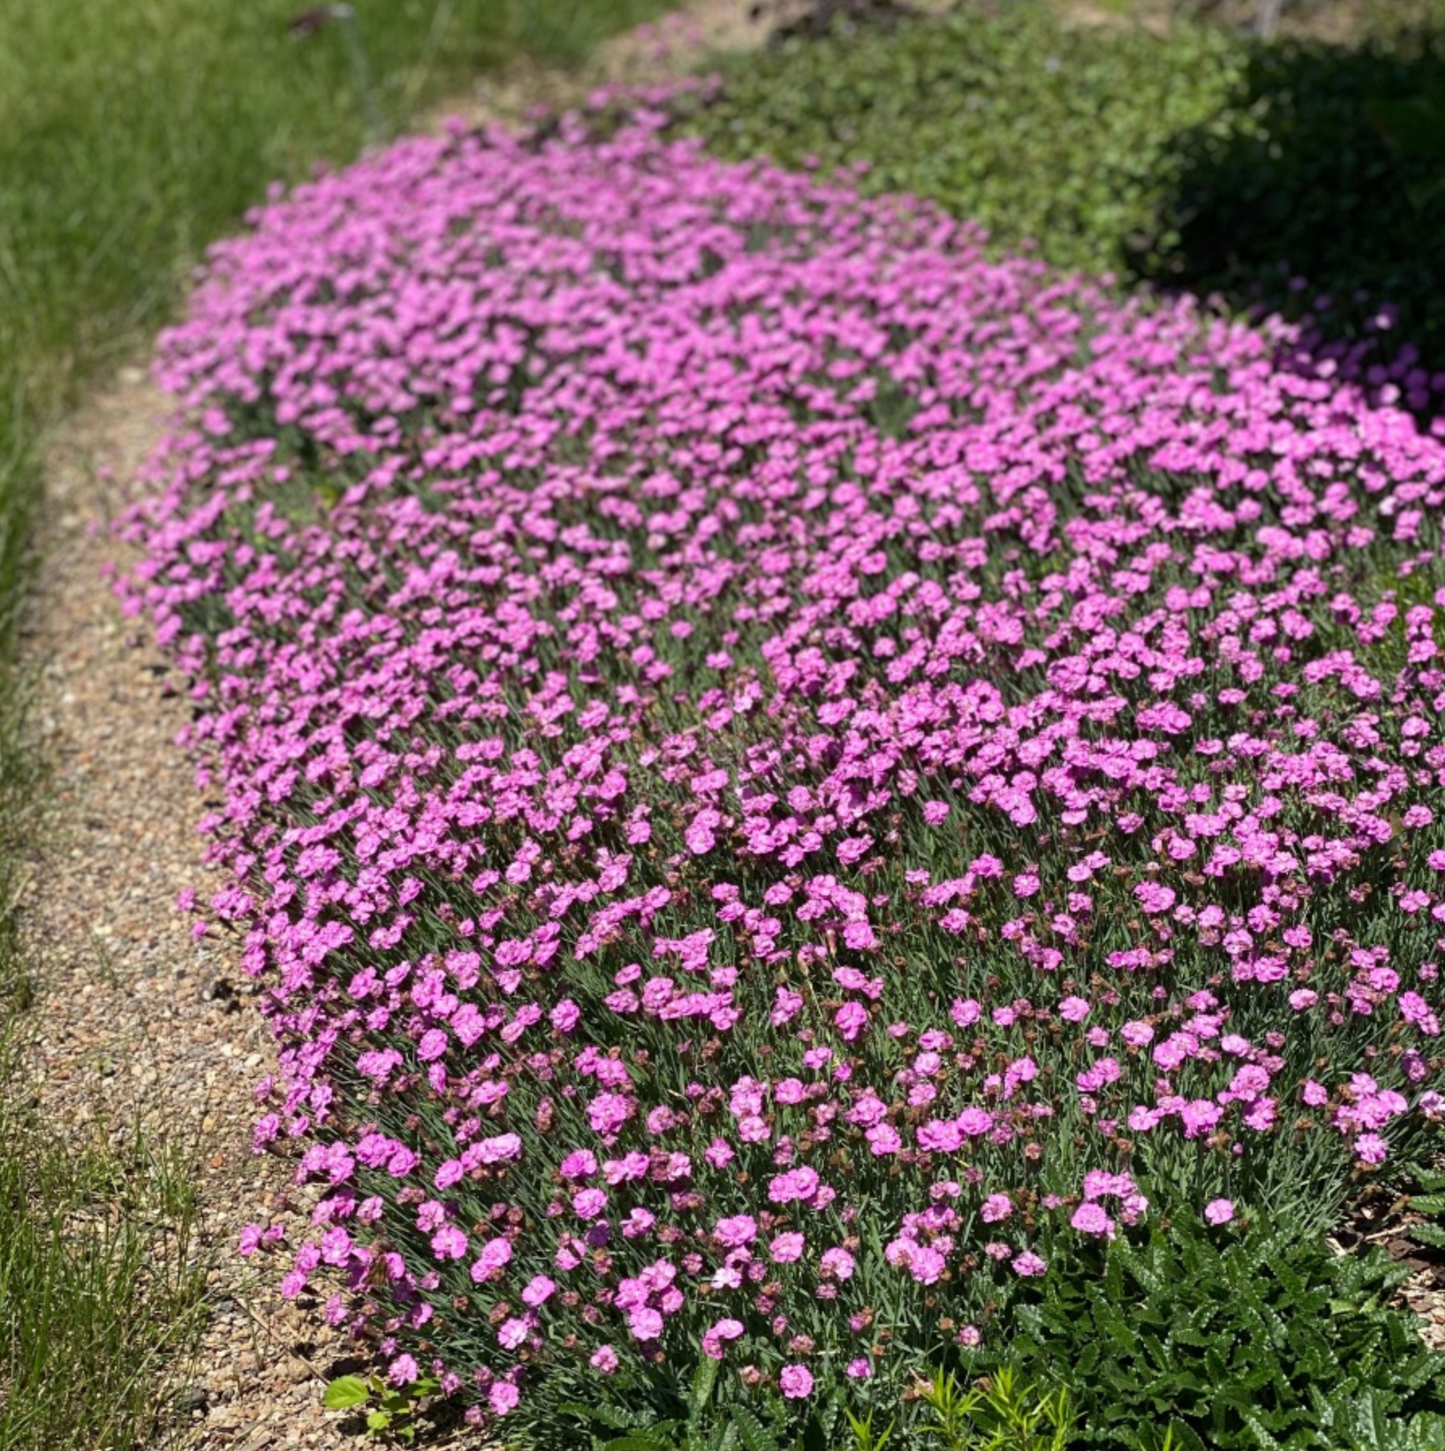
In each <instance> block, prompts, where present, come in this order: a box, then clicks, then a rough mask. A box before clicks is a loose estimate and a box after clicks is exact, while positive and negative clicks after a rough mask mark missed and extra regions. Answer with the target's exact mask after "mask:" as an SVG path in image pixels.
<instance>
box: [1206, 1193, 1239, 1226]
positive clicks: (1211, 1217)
mask: <svg viewBox="0 0 1445 1451" xmlns="http://www.w3.org/2000/svg"><path fill="white" fill-rule="evenodd" d="M1204 1217H1205V1219H1207V1220H1208V1221H1209V1223H1210V1224H1228V1223H1229V1221H1230V1220H1231V1219H1233V1218H1234V1204H1233V1202H1232V1201H1230V1200H1228V1199H1211V1200H1210V1201H1209V1203H1208V1204H1206V1205H1205V1206H1204Z"/></svg>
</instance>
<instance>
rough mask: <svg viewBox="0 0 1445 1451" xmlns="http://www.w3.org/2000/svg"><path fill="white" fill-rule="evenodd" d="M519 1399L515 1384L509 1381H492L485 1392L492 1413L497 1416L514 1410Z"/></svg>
mask: <svg viewBox="0 0 1445 1451" xmlns="http://www.w3.org/2000/svg"><path fill="white" fill-rule="evenodd" d="M521 1399H522V1397H521V1395H520V1394H519V1393H518V1391H517V1388H516V1386H514V1385H513V1384H512V1383H511V1382H510V1381H505V1380H498V1381H493V1382H492V1388H491V1389H490V1390H489V1391H488V1392H487V1401H488V1403H489V1404H490V1405H491V1408H492V1411H493V1413H494V1414H495V1415H498V1416H505V1415H506V1414H507V1413H508V1412H510V1411H515V1410H516V1409H517V1403H518V1402H519V1401H520V1400H521Z"/></svg>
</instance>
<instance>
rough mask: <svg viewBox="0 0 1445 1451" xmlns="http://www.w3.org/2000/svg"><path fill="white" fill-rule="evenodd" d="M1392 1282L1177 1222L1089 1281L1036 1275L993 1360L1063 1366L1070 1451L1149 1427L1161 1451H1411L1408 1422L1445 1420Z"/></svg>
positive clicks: (1290, 1247) (1442, 1371) (1122, 1253)
mask: <svg viewBox="0 0 1445 1451" xmlns="http://www.w3.org/2000/svg"><path fill="white" fill-rule="evenodd" d="M1407 1274H1408V1271H1406V1270H1404V1269H1402V1268H1401V1267H1399V1266H1396V1265H1393V1264H1392V1263H1390V1262H1389V1261H1388V1259H1386V1258H1385V1257H1384V1256H1383V1255H1381V1254H1378V1253H1376V1254H1369V1255H1359V1256H1336V1255H1334V1254H1332V1253H1331V1252H1330V1250H1329V1249H1328V1247H1327V1246H1326V1245H1325V1244H1323V1242H1321V1241H1318V1240H1298V1239H1292V1238H1290V1237H1288V1236H1287V1235H1285V1234H1282V1233H1269V1234H1267V1233H1264V1232H1256V1233H1246V1234H1244V1235H1233V1234H1231V1235H1228V1236H1211V1235H1210V1234H1208V1233H1205V1232H1203V1231H1190V1230H1189V1229H1188V1228H1187V1226H1185V1225H1184V1224H1182V1223H1176V1224H1174V1225H1173V1226H1171V1227H1170V1228H1169V1229H1168V1231H1164V1230H1162V1229H1156V1230H1155V1232H1154V1233H1153V1235H1152V1236H1151V1238H1150V1239H1149V1241H1148V1243H1147V1244H1144V1245H1142V1246H1139V1247H1135V1246H1131V1245H1129V1244H1127V1243H1125V1242H1123V1241H1122V1240H1121V1241H1119V1242H1118V1243H1116V1244H1114V1245H1112V1246H1110V1247H1109V1249H1108V1250H1107V1252H1106V1253H1105V1254H1104V1262H1103V1265H1102V1267H1101V1270H1100V1272H1099V1273H1098V1275H1097V1276H1093V1277H1091V1276H1089V1275H1087V1274H1069V1275H1064V1274H1060V1275H1050V1276H1049V1277H1048V1278H1047V1280H1046V1281H1045V1282H1044V1287H1043V1298H1042V1299H1041V1300H1040V1301H1039V1302H1038V1303H1036V1304H1033V1305H1021V1306H1019V1307H1018V1308H1017V1310H1016V1311H1015V1321H1014V1324H1015V1334H1014V1336H1013V1337H1012V1339H1011V1342H1010V1345H1009V1350H1008V1355H1009V1359H1010V1361H1012V1362H1015V1363H1017V1364H1018V1365H1020V1366H1021V1367H1022V1368H1023V1370H1024V1372H1025V1373H1027V1374H1032V1375H1035V1376H1038V1377H1040V1378H1042V1377H1046V1376H1050V1375H1056V1374H1057V1373H1058V1372H1059V1368H1061V1367H1067V1368H1068V1375H1069V1380H1070V1384H1071V1386H1072V1387H1073V1390H1074V1395H1075V1399H1076V1403H1077V1409H1078V1415H1079V1422H1080V1430H1079V1433H1078V1436H1077V1438H1076V1444H1079V1445H1084V1446H1120V1447H1129V1448H1133V1451H1148V1448H1151V1447H1154V1446H1157V1445H1158V1442H1157V1440H1149V1439H1147V1437H1148V1435H1149V1431H1148V1429H1147V1428H1150V1427H1168V1428H1169V1432H1170V1435H1171V1441H1170V1445H1171V1446H1172V1448H1173V1451H1204V1448H1210V1451H1233V1448H1236V1447H1237V1448H1240V1451H1244V1448H1250V1451H1255V1448H1259V1447H1274V1446H1282V1447H1288V1448H1292V1451H1293V1448H1306V1447H1310V1448H1313V1447H1318V1446H1329V1445H1334V1446H1339V1445H1341V1444H1343V1441H1342V1439H1341V1438H1342V1437H1343V1436H1345V1435H1349V1436H1354V1437H1355V1438H1356V1439H1357V1440H1358V1441H1359V1444H1360V1445H1362V1446H1372V1445H1376V1444H1379V1445H1391V1446H1393V1445H1397V1444H1398V1445H1402V1446H1404V1445H1413V1444H1415V1443H1414V1442H1413V1441H1412V1440H1410V1439H1409V1438H1410V1437H1419V1436H1426V1437H1428V1436H1430V1435H1433V1434H1435V1422H1434V1421H1433V1420H1429V1419H1426V1420H1417V1421H1416V1422H1414V1423H1411V1422H1409V1420H1408V1418H1409V1417H1410V1416H1415V1415H1418V1413H1422V1412H1438V1411H1440V1410H1441V1409H1442V1408H1445V1367H1442V1362H1441V1358H1440V1357H1439V1356H1436V1355H1434V1354H1432V1353H1430V1352H1429V1351H1428V1350H1427V1349H1426V1348H1425V1346H1424V1344H1423V1343H1422V1342H1421V1340H1420V1338H1419V1335H1418V1332H1417V1330H1416V1329H1415V1326H1414V1324H1413V1322H1412V1319H1411V1318H1410V1317H1409V1316H1408V1315H1407V1314H1406V1313H1404V1312H1402V1311H1400V1310H1397V1309H1394V1308H1392V1307H1391V1306H1390V1303H1389V1301H1390V1296H1391V1292H1392V1291H1393V1289H1394V1288H1395V1287H1396V1286H1397V1285H1398V1284H1399V1283H1400V1281H1401V1280H1402V1279H1404V1278H1405V1277H1406V1275H1407ZM980 1360H981V1358H980V1357H975V1364H977V1363H979V1361H980ZM984 1363H986V1362H984ZM1367 1436H1374V1437H1375V1440H1374V1441H1371V1440H1369V1439H1360V1438H1362V1437H1367ZM1381 1437H1383V1438H1385V1439H1383V1440H1382V1439H1380V1438H1381ZM1391 1438H1393V1439H1391ZM1402 1438H1404V1439H1402ZM1422 1444H1426V1445H1428V1444H1430V1442H1429V1441H1428V1440H1426V1441H1425V1442H1424V1443H1422Z"/></svg>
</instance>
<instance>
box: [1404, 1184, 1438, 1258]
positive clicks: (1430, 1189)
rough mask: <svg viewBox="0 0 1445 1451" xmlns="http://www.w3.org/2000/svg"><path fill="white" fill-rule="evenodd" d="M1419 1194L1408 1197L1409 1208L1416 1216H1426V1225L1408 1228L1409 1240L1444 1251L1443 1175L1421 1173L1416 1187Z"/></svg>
mask: <svg viewBox="0 0 1445 1451" xmlns="http://www.w3.org/2000/svg"><path fill="white" fill-rule="evenodd" d="M1416 1187H1417V1188H1418V1189H1419V1191H1420V1192H1419V1193H1415V1194H1411V1195H1410V1208H1411V1209H1413V1210H1414V1211H1415V1212H1416V1213H1417V1214H1428V1215H1430V1216H1431V1220H1430V1222H1429V1223H1426V1224H1416V1225H1412V1226H1411V1227H1410V1238H1411V1239H1413V1240H1414V1241H1415V1242H1416V1243H1417V1244H1423V1245H1429V1246H1430V1247H1431V1248H1432V1249H1445V1223H1442V1222H1441V1221H1442V1220H1445V1174H1440V1173H1428V1172H1426V1173H1422V1174H1420V1175H1419V1176H1418V1183H1417V1186H1416Z"/></svg>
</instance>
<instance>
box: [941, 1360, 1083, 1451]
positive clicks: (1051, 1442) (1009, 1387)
mask: <svg viewBox="0 0 1445 1451" xmlns="http://www.w3.org/2000/svg"><path fill="white" fill-rule="evenodd" d="M922 1399H923V1403H924V1405H926V1406H927V1407H928V1409H929V1411H930V1412H931V1413H932V1416H933V1419H932V1420H927V1421H924V1422H922V1423H921V1424H920V1425H918V1426H917V1427H916V1428H915V1432H916V1434H918V1435H920V1436H924V1437H926V1438H928V1439H929V1440H930V1441H932V1442H933V1443H935V1444H941V1445H942V1447H943V1448H944V1451H1064V1447H1066V1446H1068V1445H1069V1444H1070V1443H1071V1442H1072V1440H1073V1431H1074V1420H1075V1418H1074V1413H1073V1410H1072V1407H1071V1403H1070V1400H1069V1392H1068V1389H1067V1387H1064V1386H1058V1387H1056V1388H1055V1389H1054V1390H1052V1391H1050V1392H1048V1393H1041V1392H1039V1391H1038V1390H1036V1389H1035V1388H1034V1387H1033V1386H1030V1385H1028V1384H1027V1383H1026V1382H1024V1381H1023V1380H1022V1379H1021V1378H1020V1377H1019V1376H1018V1374H1017V1373H1016V1372H1015V1370H1014V1368H1013V1366H1011V1365H1002V1366H1000V1367H999V1368H998V1369H997V1370H996V1371H995V1372H994V1373H993V1375H991V1376H990V1377H988V1379H987V1380H985V1381H982V1382H980V1383H979V1384H978V1385H975V1386H971V1387H970V1388H969V1389H967V1390H964V1389H963V1388H962V1387H960V1385H959V1384H958V1381H957V1379H956V1377H954V1376H953V1375H951V1374H950V1373H948V1372H946V1371H942V1370H940V1371H935V1372H934V1375H933V1379H932V1380H931V1381H930V1382H929V1384H928V1387H927V1389H926V1390H925V1391H924V1393H923V1397H922Z"/></svg>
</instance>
